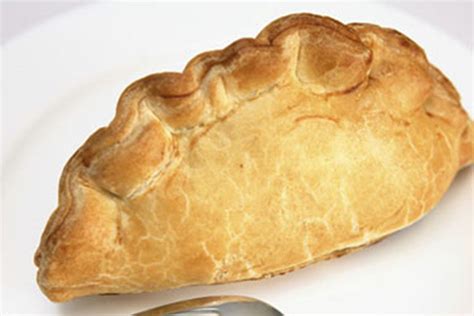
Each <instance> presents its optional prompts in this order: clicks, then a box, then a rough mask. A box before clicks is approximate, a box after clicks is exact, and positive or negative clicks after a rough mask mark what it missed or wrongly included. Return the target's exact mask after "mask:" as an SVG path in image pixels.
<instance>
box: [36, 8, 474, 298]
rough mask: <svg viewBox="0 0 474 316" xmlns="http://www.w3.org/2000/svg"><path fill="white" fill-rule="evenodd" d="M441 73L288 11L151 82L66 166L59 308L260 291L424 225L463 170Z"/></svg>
mask: <svg viewBox="0 0 474 316" xmlns="http://www.w3.org/2000/svg"><path fill="white" fill-rule="evenodd" d="M473 129H474V127H473V123H472V122H471V121H470V120H469V118H468V115H467V114H466V112H465V111H464V110H463V109H462V108H461V105H460V101H459V95H458V93H457V92H456V90H455V88H454V87H453V85H452V84H451V83H450V82H449V80H448V79H446V77H444V76H443V74H442V73H441V72H440V71H439V70H438V69H437V68H435V67H434V66H432V65H431V64H430V63H429V62H428V61H427V59H426V56H425V54H424V52H423V50H422V49H421V48H420V47H419V46H417V45H416V44H415V43H414V42H413V41H411V40H410V39H408V38H407V37H405V36H404V35H402V34H400V33H399V32H397V31H394V30H391V29H385V28H381V27H379V26H375V25H369V24H349V25H344V24H341V23H340V22H338V21H335V20H333V19H331V18H328V17H321V16H316V15H310V14H297V15H290V16H287V17H283V18H281V19H278V20H276V21H274V22H273V23H271V24H270V25H269V26H267V27H266V28H265V29H264V30H263V31H262V32H261V33H260V34H259V35H258V36H257V38H256V39H242V40H239V41H237V42H235V43H233V44H232V45H230V46H228V47H227V48H225V49H224V50H221V51H212V52H207V53H203V54H201V55H198V56H197V57H195V58H194V59H193V60H191V61H190V62H189V64H188V65H187V66H186V68H185V70H184V71H183V73H161V74H155V75H151V76H149V77H146V78H143V79H141V80H139V81H137V82H135V83H133V84H132V85H131V86H129V87H128V88H127V89H126V90H125V92H124V93H123V94H122V96H121V98H120V100H119V102H118V106H117V113H116V116H115V118H114V120H113V121H112V122H111V123H110V125H109V126H108V127H106V128H102V129H99V130H98V131H97V132H96V133H95V134H93V135H92V136H91V137H90V138H89V139H88V140H87V142H86V143H85V144H84V145H83V146H82V147H81V148H80V149H79V150H78V151H77V152H76V153H75V154H74V156H73V157H72V158H71V159H70V160H69V162H68V163H67V165H66V167H65V168H64V171H63V174H62V177H61V181H60V188H59V206H58V208H57V209H56V211H55V212H54V213H53V215H52V216H51V218H50V220H49V222H48V225H47V226H46V229H45V231H44V233H43V236H42V239H41V244H40V246H39V249H38V251H37V253H36V256H35V262H36V265H37V266H38V267H39V271H38V283H39V285H40V287H41V289H42V291H43V292H44V293H45V294H46V295H47V296H48V297H49V298H50V299H51V300H53V301H57V302H61V301H66V300H69V299H72V298H75V297H78V296H84V295H92V294H100V293H138V292H146V291H158V290H162V289H169V288H177V287H182V286H188V285H194V284H218V283H226V282H234V281H242V280H250V279H260V278H264V277H270V276H274V275H278V274H283V273H287V272H289V271H292V270H295V269H298V268H301V267H304V266H306V265H308V264H310V263H314V262H317V261H320V260H323V259H328V258H332V257H336V256H340V255H342V254H345V253H348V252H351V251H354V250H356V249H360V248H362V247H365V246H367V245H369V244H371V243H374V242H376V241H378V240H380V239H381V238H383V237H385V236H387V235H389V234H391V233H393V232H395V231H397V230H400V229H402V228H404V227H406V226H408V225H410V224H412V223H414V222H415V221H417V220H418V219H420V218H421V217H422V216H423V215H425V214H426V213H427V212H428V211H429V210H430V209H432V208H433V206H434V205H435V204H436V203H437V202H438V201H439V200H440V198H441V197H442V195H443V193H444V192H445V191H446V190H447V189H448V186H449V184H450V183H451V181H452V180H453V178H454V176H455V174H456V173H457V171H458V170H459V169H460V168H461V167H462V166H464V165H468V164H470V163H472V161H473V150H472V148H473Z"/></svg>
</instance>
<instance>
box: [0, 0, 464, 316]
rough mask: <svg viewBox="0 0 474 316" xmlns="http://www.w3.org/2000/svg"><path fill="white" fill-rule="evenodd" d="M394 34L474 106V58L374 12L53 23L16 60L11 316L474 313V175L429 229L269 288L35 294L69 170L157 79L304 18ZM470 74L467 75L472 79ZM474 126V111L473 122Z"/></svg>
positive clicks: (9, 207) (458, 186)
mask: <svg viewBox="0 0 474 316" xmlns="http://www.w3.org/2000/svg"><path fill="white" fill-rule="evenodd" d="M302 11H307V12H314V13H320V14H327V15H330V16H333V17H336V18H337V19H339V20H341V21H343V22H353V21H362V22H372V23H377V24H380V25H384V26H390V27H393V28H396V29H398V30H400V31H402V32H404V33H405V34H407V35H409V36H411V37H412V38H413V39H415V41H417V42H418V43H419V44H420V45H421V46H422V47H424V48H425V49H426V52H427V54H428V56H429V58H430V59H431V60H432V61H433V62H434V63H435V64H436V65H438V66H439V67H440V68H441V69H442V70H443V71H444V72H445V73H446V74H447V75H448V76H449V78H451V79H452V81H453V82H454V83H455V85H456V86H457V87H458V89H459V90H460V92H461V95H462V96H463V100H464V104H465V105H467V106H471V105H472V91H471V87H472V77H471V76H468V75H466V73H468V70H469V69H472V68H471V67H472V60H471V56H470V52H469V51H468V50H467V49H466V48H464V47H463V46H462V45H460V44H459V43H457V42H456V41H455V40H453V39H452V38H450V37H449V36H447V35H446V34H445V33H443V32H442V31H440V30H438V29H436V27H434V26H431V25H427V24H424V23H423V22H421V21H419V20H417V19H415V18H413V17H411V16H408V15H405V14H402V13H401V12H398V11H396V10H395V9H393V8H392V7H384V6H375V5H373V4H371V5H369V4H363V5H361V4H333V5H329V4H324V5H323V4H310V3H306V4H291V3H286V4H285V3H282V4H251V3H249V4H226V5H218V4H208V5H203V4H174V5H171V4H157V5H135V6H132V5H130V4H113V5H110V4H109V5H90V6H86V7H84V8H82V9H78V10H74V11H72V12H70V13H68V14H65V15H62V16H60V17H59V18H56V19H53V20H50V21H49V22H47V23H44V24H42V25H40V26H39V27H37V28H35V29H34V30H32V31H30V32H28V33H26V34H24V35H23V36H21V37H20V38H18V39H16V40H14V41H12V42H10V43H9V44H8V45H6V47H5V48H4V51H3V53H4V55H3V58H4V59H3V61H4V64H3V65H4V70H3V71H4V73H3V78H4V82H3V87H4V90H3V92H4V95H3V102H4V103H3V109H2V110H3V115H4V117H3V123H4V126H3V133H4V138H3V141H4V144H3V153H4V157H3V163H4V164H3V167H4V175H3V179H2V182H3V187H4V190H3V193H4V200H3V214H2V218H3V224H2V225H3V235H2V236H3V243H2V269H3V270H2V272H3V280H2V288H3V297H2V299H3V303H4V307H3V308H4V312H9V313H59V314H71V313H78V314H83V315H85V314H91V313H108V314H116V313H125V314H126V313H131V312H136V311H140V310H142V309H146V308H149V307H152V306H155V305H160V304H165V303H169V302H172V301H175V300H178V299H188V298H191V297H196V296H203V295H211V294H240V295H248V296H253V297H257V298H260V299H263V300H266V301H268V302H270V303H272V304H273V305H275V306H277V307H278V308H280V309H281V310H282V311H284V312H286V313H287V314H292V313H304V312H306V313H310V312H311V313H316V312H317V313H321V312H350V313H352V312H405V311H409V312H468V311H469V310H470V308H471V303H472V301H471V296H472V285H471V278H472V272H471V265H472V239H471V238H472V236H471V233H472V211H473V210H472V209H473V199H472V186H471V185H472V182H471V181H470V177H472V175H473V172H472V168H470V169H467V170H464V171H463V172H461V174H460V175H459V176H458V177H457V178H456V180H455V182H454V183H453V185H452V187H451V188H450V190H449V192H448V193H447V194H446V196H445V197H444V198H443V200H442V201H441V203H440V204H439V205H438V206H437V207H436V209H435V210H434V211H433V212H432V214H430V215H429V216H427V217H426V218H425V219H424V220H422V221H421V222H419V223H417V224H415V225H413V226H412V227H410V228H408V229H406V230H404V231H402V232H400V233H397V234H396V236H393V237H392V238H388V239H387V240H385V241H384V242H382V243H380V244H377V245H375V246H373V247H370V248H369V249H366V250H364V251H362V252H359V253H356V254H353V255H350V256H346V257H343V258H341V259H338V260H332V261H329V262H323V263H319V264H316V265H312V266H310V267H308V268H306V269H303V270H300V271H297V272H293V273H290V274H288V275H286V276H281V277H276V278H273V279H269V280H262V281H257V282H244V283H236V284H230V285H222V286H207V287H192V288H185V289H179V290H171V291H164V292H161V293H153V294H141V295H123V296H105V297H100V296H95V297H90V298H85V299H79V300H76V301H73V302H70V303H65V304H53V303H50V302H49V301H47V299H46V298H45V297H44V296H43V295H42V294H41V292H40V291H39V289H38V288H37V286H36V283H35V273H36V268H35V266H34V265H33V253H34V251H35V249H36V247H37V245H38V241H39V238H40V235H41V232H42V230H43V228H44V225H45V224H46V221H47V219H48V217H49V215H50V213H51V211H52V210H53V209H54V208H55V206H56V201H57V185H58V178H59V175H60V173H61V169H62V167H63V166H64V164H65V162H66V160H67V159H68V158H69V157H70V156H71V154H72V153H73V152H74V150H75V149H76V148H78V147H79V146H80V145H81V144H82V143H83V142H84V141H85V139H86V138H87V137H88V136H89V135H90V134H91V133H92V132H93V131H94V130H96V129H97V128H98V127H99V126H103V125H106V124H107V123H108V122H109V121H110V120H111V119H112V117H113V114H114V110H115V103H116V101H117V98H118V96H119V94H120V92H121V91H122V90H123V89H124V88H125V87H126V86H127V84H129V83H130V82H132V81H133V80H135V79H137V78H140V77H142V76H145V75H147V74H149V73H153V72H158V71H165V70H181V69H182V68H183V66H184V65H185V63H186V61H188V60H189V59H190V58H191V57H193V56H194V55H195V54H197V53H199V52H202V51H204V50H210V49H214V48H222V47H224V46H226V45H227V44H229V43H230V42H231V41H233V40H236V39H238V38H241V37H248V36H255V35H256V33H257V32H258V31H259V30H260V29H261V28H262V27H263V26H265V25H266V24H267V23H268V22H270V21H272V20H273V19H274V18H276V17H278V16H281V15H285V14H289V13H292V12H302ZM466 69H468V70H466ZM469 111H470V113H471V114H472V113H473V111H472V107H471V108H470V109H469Z"/></svg>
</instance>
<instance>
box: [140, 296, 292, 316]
mask: <svg viewBox="0 0 474 316" xmlns="http://www.w3.org/2000/svg"><path fill="white" fill-rule="evenodd" d="M249 315H252V316H283V314H282V313H281V312H279V311H278V310H277V309H276V308H274V307H273V306H270V305H269V304H267V303H264V302H262V301H259V300H257V299H254V298H250V297H243V296H210V297H203V298H196V299H192V300H187V301H181V302H176V303H172V304H169V305H165V306H161V307H157V308H153V309H150V310H147V311H143V312H140V313H138V314H135V316H249Z"/></svg>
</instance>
